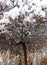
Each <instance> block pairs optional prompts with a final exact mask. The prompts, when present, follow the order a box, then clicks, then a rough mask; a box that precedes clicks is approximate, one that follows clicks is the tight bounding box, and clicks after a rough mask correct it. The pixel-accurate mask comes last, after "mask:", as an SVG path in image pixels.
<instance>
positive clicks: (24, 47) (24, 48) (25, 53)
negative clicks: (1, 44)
mask: <svg viewBox="0 0 47 65" xmlns="http://www.w3.org/2000/svg"><path fill="white" fill-rule="evenodd" d="M22 46H23V51H24V57H25V65H27V52H26V45H25V43H22Z"/></svg>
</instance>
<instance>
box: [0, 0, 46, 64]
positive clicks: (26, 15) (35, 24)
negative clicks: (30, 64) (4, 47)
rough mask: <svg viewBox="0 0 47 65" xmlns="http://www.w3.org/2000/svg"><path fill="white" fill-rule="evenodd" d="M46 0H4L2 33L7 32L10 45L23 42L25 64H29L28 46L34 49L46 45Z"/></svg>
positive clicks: (2, 3) (0, 23) (2, 2)
mask: <svg viewBox="0 0 47 65" xmlns="http://www.w3.org/2000/svg"><path fill="white" fill-rule="evenodd" d="M46 5H47V3H46V0H45V2H44V0H38V1H37V0H36V1H35V0H20V1H19V0H6V1H5V0H2V1H1V7H3V9H2V11H3V14H2V15H3V16H4V17H3V18H2V19H1V20H0V26H1V28H0V30H1V32H0V33H1V34H2V33H3V34H5V36H6V40H7V41H9V45H10V46H11V49H13V48H12V45H19V44H22V46H23V50H24V55H25V65H27V52H26V47H27V46H28V45H29V47H30V48H32V49H33V51H36V50H38V49H40V48H42V47H43V46H45V44H44V43H45V36H44V34H45V29H44V28H45V25H44V23H45V22H44V21H45V20H44V18H45V16H46V12H45V10H46V8H47V7H46Z"/></svg>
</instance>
